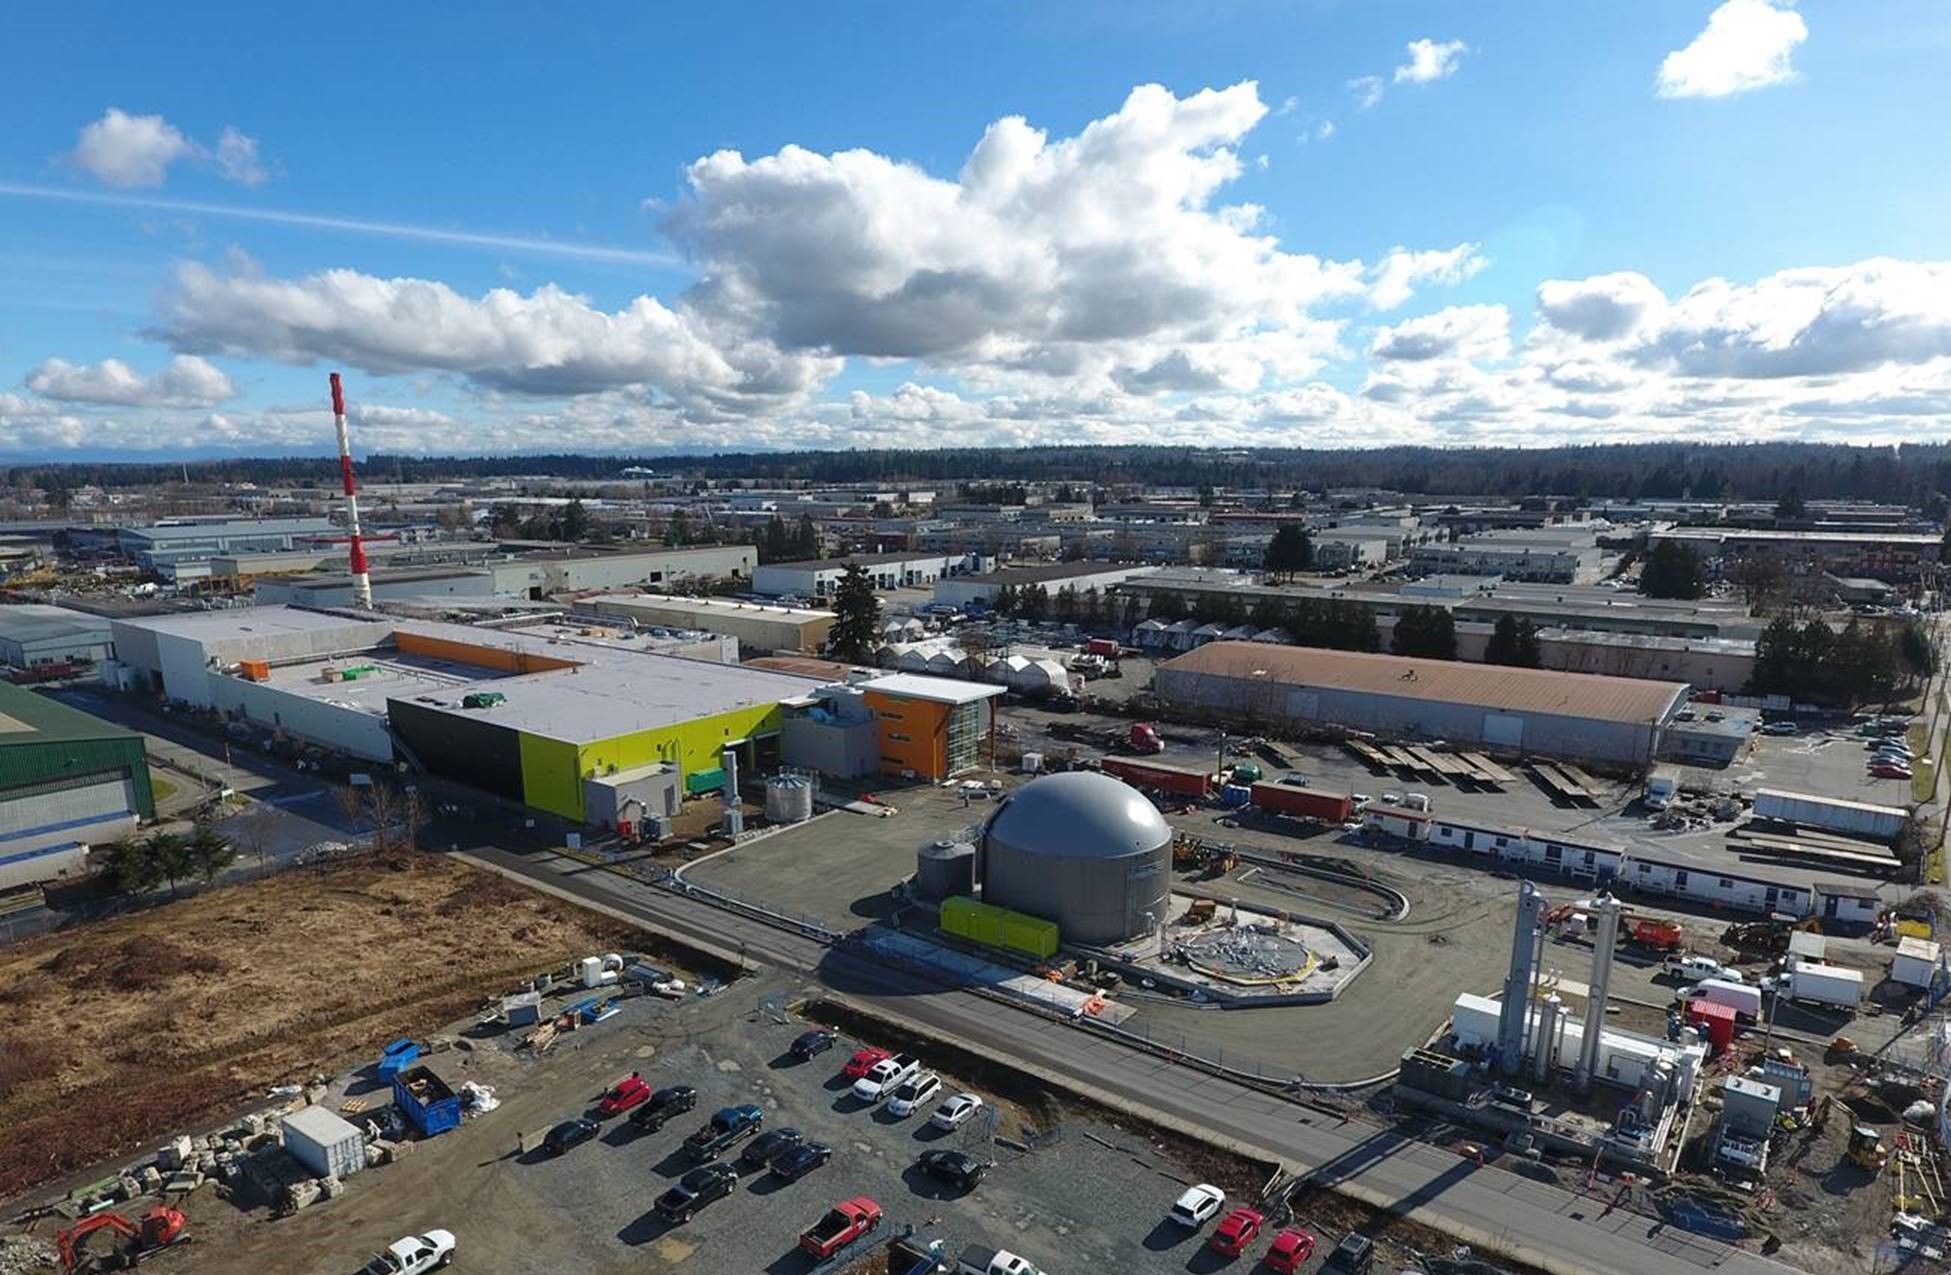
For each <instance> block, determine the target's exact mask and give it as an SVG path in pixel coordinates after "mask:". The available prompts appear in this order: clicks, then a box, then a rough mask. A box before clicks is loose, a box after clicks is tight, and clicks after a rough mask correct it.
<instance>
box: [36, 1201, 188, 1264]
mask: <svg viewBox="0 0 1951 1275" xmlns="http://www.w3.org/2000/svg"><path fill="white" fill-rule="evenodd" d="M185 1221H187V1219H186V1218H184V1216H183V1213H182V1211H181V1210H180V1209H172V1208H170V1207H169V1206H168V1205H167V1204H158V1205H157V1206H156V1207H155V1208H152V1209H150V1210H149V1211H148V1212H147V1213H144V1214H143V1215H142V1220H141V1221H140V1222H131V1221H129V1219H128V1218H125V1217H123V1216H122V1215H121V1214H120V1213H97V1214H96V1215H95V1216H93V1217H91V1218H88V1219H86V1220H85V1221H82V1222H78V1223H76V1224H75V1225H74V1226H71V1227H69V1228H68V1229H67V1230H65V1231H62V1232H61V1233H60V1234H58V1235H56V1236H55V1237H54V1244H55V1247H56V1248H57V1249H59V1250H60V1253H61V1269H62V1271H63V1272H65V1275H85V1273H88V1272H94V1271H119V1270H130V1269H133V1268H134V1267H135V1266H136V1265H138V1264H139V1263H140V1262H141V1261H142V1260H143V1259H144V1258H146V1257H149V1256H151V1255H152V1254H155V1253H158V1252H161V1251H162V1250H163V1249H166V1248H173V1247H175V1246H176V1245H178V1244H188V1243H189V1242H190V1237H189V1236H187V1235H185V1234H184V1233H183V1225H184V1223H185ZM97 1231H114V1232H115V1233H116V1234H117V1235H119V1236H121V1237H122V1247H121V1248H120V1249H116V1250H111V1251H109V1252H107V1253H101V1254H96V1253H91V1252H89V1250H88V1237H89V1236H91V1235H93V1234H94V1233H95V1232H97Z"/></svg>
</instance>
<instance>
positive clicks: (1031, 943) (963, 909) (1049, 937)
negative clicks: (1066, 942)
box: [942, 896, 1057, 961]
mask: <svg viewBox="0 0 1951 1275" xmlns="http://www.w3.org/2000/svg"><path fill="white" fill-rule="evenodd" d="M942 932H943V933H944V934H953V935H954V936H955V937H957V938H962V939H968V940H969V941H970V942H971V943H980V944H982V945H983V946H985V947H1000V948H1006V949H1008V950H1009V951H1012V952H1021V953H1022V954H1023V955H1025V956H1033V957H1035V958H1036V959H1038V960H1040V961H1041V960H1048V959H1049V958H1050V957H1052V956H1055V955H1056V954H1057V923H1056V922H1055V921H1046V920H1044V919H1043V918H1042V917H1039V916H1026V915H1024V914H1023V913H1021V912H1012V911H1010V910H1009V909H1008V908H999V907H992V906H990V905H989V904H987V903H978V902H977V901H976V900H974V899H971V898H967V897H962V896H958V897H956V898H953V899H949V900H948V901H947V902H945V903H943V904H942Z"/></svg>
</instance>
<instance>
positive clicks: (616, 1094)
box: [596, 1071, 650, 1117]
mask: <svg viewBox="0 0 1951 1275" xmlns="http://www.w3.org/2000/svg"><path fill="white" fill-rule="evenodd" d="M649 1100H650V1084H649V1082H647V1081H646V1080H645V1079H644V1078H643V1077H642V1076H639V1075H638V1074H637V1073H636V1072H634V1071H633V1072H631V1073H630V1074H629V1075H628V1076H625V1077H624V1078H623V1079H622V1080H619V1081H617V1082H616V1088H614V1089H612V1090H610V1091H609V1092H608V1093H606V1094H604V1095H603V1101H601V1102H599V1103H597V1104H596V1110H597V1111H598V1112H599V1113H600V1114H602V1115H603V1116H605V1117H608V1116H620V1115H622V1114H623V1113H624V1112H626V1111H628V1110H630V1108H632V1107H637V1106H642V1105H643V1104H644V1103H645V1102H648V1101H649Z"/></svg>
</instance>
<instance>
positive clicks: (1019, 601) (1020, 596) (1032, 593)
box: [1016, 584, 1050, 624]
mask: <svg viewBox="0 0 1951 1275" xmlns="http://www.w3.org/2000/svg"><path fill="white" fill-rule="evenodd" d="M1049 610H1050V591H1049V590H1048V589H1046V588H1044V587H1043V586H1042V585H1040V584H1026V585H1024V586H1023V587H1022V588H1021V589H1019V590H1017V593H1016V614H1017V615H1018V616H1020V617H1022V618H1023V619H1025V620H1028V621H1030V622H1031V623H1033V624H1034V623H1037V622H1039V621H1041V620H1042V619H1043V617H1044V616H1045V615H1047V614H1048V613H1049Z"/></svg>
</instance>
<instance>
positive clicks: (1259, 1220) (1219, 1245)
mask: <svg viewBox="0 0 1951 1275" xmlns="http://www.w3.org/2000/svg"><path fill="white" fill-rule="evenodd" d="M1266 1223H1267V1219H1266V1217H1265V1216H1264V1215H1263V1214H1262V1213H1261V1212H1260V1211H1259V1210H1258V1209H1234V1210H1233V1211H1232V1212H1231V1213H1228V1214H1227V1215H1226V1216H1225V1217H1223V1218H1221V1219H1220V1223H1219V1225H1218V1226H1216V1227H1214V1228H1213V1237H1212V1238H1211V1239H1209V1240H1207V1241H1206V1247H1207V1248H1210V1249H1211V1250H1212V1251H1213V1252H1215V1253H1218V1254H1219V1255H1220V1256H1222V1257H1238V1256H1239V1255H1240V1254H1242V1253H1244V1252H1246V1246H1247V1245H1249V1244H1251V1243H1253V1241H1255V1240H1257V1239H1259V1238H1260V1228H1261V1227H1262V1226H1265V1225H1266Z"/></svg>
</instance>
